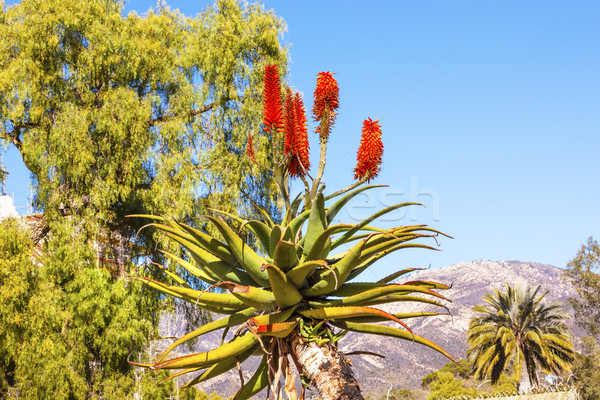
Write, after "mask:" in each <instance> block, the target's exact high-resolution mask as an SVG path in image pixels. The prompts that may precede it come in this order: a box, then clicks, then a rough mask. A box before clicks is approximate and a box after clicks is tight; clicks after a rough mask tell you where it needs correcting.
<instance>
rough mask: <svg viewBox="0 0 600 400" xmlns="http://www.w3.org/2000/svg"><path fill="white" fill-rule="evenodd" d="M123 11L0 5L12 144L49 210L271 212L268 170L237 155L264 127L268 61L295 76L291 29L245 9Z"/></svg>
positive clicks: (3, 119)
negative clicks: (289, 66)
mask: <svg viewBox="0 0 600 400" xmlns="http://www.w3.org/2000/svg"><path fill="white" fill-rule="evenodd" d="M122 7H123V4H122V2H121V1H116V0H90V1H86V2H81V1H77V0H60V1H59V0H50V1H46V0H44V1H42V0H24V1H22V2H21V3H19V4H16V5H14V6H5V7H2V11H1V14H0V63H1V68H0V141H4V142H7V143H10V144H12V145H14V146H16V148H17V149H18V150H19V151H20V152H21V155H22V157H23V161H24V162H25V165H26V166H27V168H28V169H29V170H30V171H31V173H32V175H33V177H34V180H35V188H34V189H35V194H36V202H35V203H36V205H37V207H38V208H39V209H42V210H44V211H45V212H46V214H47V215H52V214H55V213H59V212H62V213H63V214H65V213H69V214H77V215H79V216H84V217H86V219H87V224H88V226H91V225H98V226H109V227H112V228H115V226H114V225H120V222H121V221H122V219H121V217H122V216H123V215H125V214H127V213H131V212H152V213H157V214H163V215H164V214H168V215H173V216H176V217H179V218H181V217H183V216H186V215H189V214H190V213H191V211H192V210H194V208H195V207H198V206H200V207H204V206H206V205H207V204H210V205H213V206H218V207H220V208H223V209H229V210H233V209H236V208H238V209H240V208H241V209H244V206H245V204H246V203H248V202H249V199H250V198H252V199H254V200H255V201H258V202H259V203H261V204H263V205H265V206H271V207H272V206H273V204H274V203H273V201H274V199H275V197H274V194H273V192H272V190H271V189H272V187H271V185H270V184H269V182H270V180H265V175H266V173H264V172H259V171H258V170H257V169H256V167H254V166H252V165H251V163H250V162H249V161H248V160H243V159H242V160H240V159H239V155H240V154H241V153H242V152H243V149H244V145H245V142H246V138H247V136H248V134H249V132H251V131H256V130H258V129H259V123H260V108H261V97H260V93H259V90H260V85H259V83H260V82H262V70H263V67H264V65H265V64H266V63H269V64H277V65H279V66H280V67H281V68H282V69H283V70H285V64H286V51H285V49H284V48H282V47H281V45H280V43H279V35H280V34H281V32H282V30H283V28H284V25H283V22H282V21H281V20H280V19H278V18H277V17H276V16H275V15H274V14H273V13H271V12H265V11H264V10H263V9H262V8H261V7H260V6H258V5H252V6H248V7H245V8H244V7H241V6H240V5H239V4H238V2H237V1H235V0H218V1H217V2H216V3H215V5H214V6H212V7H209V8H208V9H207V10H206V11H205V12H204V13H202V14H199V15H198V16H196V17H194V18H190V17H186V16H184V15H182V14H180V13H179V12H178V11H172V10H170V9H169V8H168V7H166V6H165V7H160V8H159V9H157V10H155V11H149V12H148V13H147V14H145V15H144V16H140V15H138V14H136V13H130V14H129V15H127V16H126V17H123V16H122ZM256 145H257V146H258V147H259V148H264V147H265V146H266V145H267V144H266V142H265V141H262V142H261V141H258V143H257V144H256ZM250 171H252V173H249V172H250ZM199 199H201V200H199ZM244 211H247V210H244Z"/></svg>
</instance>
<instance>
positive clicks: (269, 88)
mask: <svg viewBox="0 0 600 400" xmlns="http://www.w3.org/2000/svg"><path fill="white" fill-rule="evenodd" d="M263 85H264V86H263V90H264V92H263V124H264V126H265V131H268V132H271V133H275V132H276V131H278V130H281V129H282V128H283V108H282V105H281V83H280V81H279V72H278V70H277V65H267V66H265V75H264V83H263Z"/></svg>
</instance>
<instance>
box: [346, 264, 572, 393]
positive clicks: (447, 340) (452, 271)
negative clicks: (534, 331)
mask: <svg viewBox="0 0 600 400" xmlns="http://www.w3.org/2000/svg"><path fill="white" fill-rule="evenodd" d="M561 274H562V270H561V269H559V268H556V267H553V266H550V265H543V264H537V263H525V262H519V261H499V262H492V261H475V262H470V263H461V264H455V265H452V266H449V267H444V268H440V269H436V270H426V271H419V272H418V273H414V274H413V275H411V276H410V278H409V279H403V280H402V281H407V280H428V281H436V282H442V283H447V284H452V288H451V289H450V290H446V291H440V293H442V294H443V295H444V296H446V297H447V298H449V299H451V300H452V303H449V304H447V306H448V308H449V309H450V312H451V313H452V318H451V317H448V316H438V317H429V318H419V319H414V320H410V321H409V322H408V325H409V326H410V328H411V329H412V330H413V332H414V333H416V334H418V335H420V336H423V337H426V338H428V339H430V340H432V341H434V342H435V343H437V344H439V345H441V346H442V347H444V348H445V349H446V350H447V351H448V352H450V354H451V355H452V356H453V357H454V358H455V359H459V358H464V357H465V356H466V348H467V346H466V332H467V329H468V327H469V321H470V320H471V318H473V316H474V315H475V313H473V311H471V308H472V307H473V306H474V305H476V304H480V303H481V302H482V301H481V299H482V297H483V296H484V295H485V294H486V293H488V292H490V291H492V290H493V289H495V288H502V287H503V286H504V282H511V283H516V282H523V281H525V282H529V283H530V284H531V285H542V289H543V290H544V291H546V290H549V293H548V295H547V297H546V298H547V299H548V300H554V299H558V300H561V301H563V302H564V303H565V304H566V303H567V301H568V299H569V298H571V297H574V296H575V291H574V289H573V288H572V287H571V286H570V285H568V284H566V283H564V282H563V280H562V279H561ZM385 309H386V310H387V311H389V312H394V313H397V312H406V311H409V310H419V311H426V310H433V309H434V307H428V306H411V305H410V304H408V305H407V304H393V305H391V306H388V307H385ZM569 324H570V326H571V328H572V329H573V330H574V333H575V335H576V336H578V335H580V334H581V332H580V330H579V329H577V328H576V327H575V326H574V321H570V323H569ZM341 349H342V351H344V352H351V351H355V350H360V349H363V350H365V349H368V350H369V351H374V352H377V353H379V354H383V355H385V356H386V358H385V359H381V358H376V357H372V356H352V358H351V359H352V363H353V365H354V367H355V368H354V370H355V371H357V372H358V375H359V378H358V380H359V382H360V384H361V387H362V388H364V389H363V391H364V392H365V393H369V392H377V391H381V390H382V388H384V387H385V388H386V389H387V388H388V387H389V386H390V385H391V384H392V383H396V384H401V385H403V386H404V387H419V386H420V383H421V379H422V378H423V377H424V376H425V375H427V374H428V373H430V372H432V371H435V370H438V369H439V368H441V367H442V366H443V365H444V364H445V363H447V362H448V360H447V359H446V358H445V357H444V356H442V355H440V354H438V353H437V352H435V351H433V350H430V349H429V348H426V347H424V346H421V345H418V344H412V343H408V342H406V341H401V340H394V339H388V338H385V337H382V336H371V335H360V334H349V335H347V337H346V338H345V340H342V341H341Z"/></svg>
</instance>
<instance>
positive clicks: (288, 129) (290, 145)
mask: <svg viewBox="0 0 600 400" xmlns="http://www.w3.org/2000/svg"><path fill="white" fill-rule="evenodd" d="M284 112H285V114H284V132H283V152H284V153H285V154H286V155H291V154H294V152H295V146H294V142H295V136H296V109H295V108H294V96H293V94H292V90H291V89H290V88H288V89H287V90H286V93H285V110H284Z"/></svg>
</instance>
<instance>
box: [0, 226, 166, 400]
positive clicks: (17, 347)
mask: <svg viewBox="0 0 600 400" xmlns="http://www.w3.org/2000/svg"><path fill="white" fill-rule="evenodd" d="M57 224H58V223H57ZM71 229H72V226H69V222H68V221H63V223H61V224H60V226H58V225H57V226H53V227H52V232H53V236H52V238H51V239H50V240H49V242H48V243H47V246H45V248H44V250H43V254H42V255H39V252H38V251H39V249H38V248H36V247H34V245H33V243H32V242H31V240H30V236H31V233H30V231H29V228H28V226H27V225H26V224H25V223H24V222H22V221H21V220H16V219H12V220H5V221H2V222H1V223H0V397H2V398H11V397H15V398H16V397H18V398H24V399H50V398H51V399H71V398H100V397H102V398H105V399H122V398H126V397H129V396H132V395H133V394H134V393H142V394H143V395H145V396H148V397H155V396H156V397H167V396H169V395H170V394H172V393H174V388H173V386H172V385H165V386H157V383H158V382H159V381H160V377H161V374H158V375H157V374H144V375H141V376H136V372H135V371H134V370H132V369H131V368H130V367H129V365H128V363H127V356H128V355H129V354H131V353H135V354H138V353H140V352H141V351H142V350H143V346H145V344H146V340H147V337H148V334H149V332H150V330H151V329H152V325H151V323H150V321H149V319H148V318H147V314H148V312H149V311H150V310H149V306H151V305H152V304H151V303H150V302H149V300H147V298H146V297H144V296H142V290H141V288H140V287H139V286H138V285H132V284H131V282H128V281H127V280H123V279H121V280H118V281H117V280H115V278H114V277H113V276H112V275H111V273H110V272H109V271H107V270H106V269H99V268H96V267H93V268H90V264H92V263H93V259H94V257H95V256H94V254H93V253H92V252H90V250H89V249H87V248H85V247H81V246H78V245H77V239H78V237H77V236H76V235H73V234H72V230H71ZM34 254H38V256H37V257H36V258H34V257H33V255H34ZM137 375H139V374H137ZM157 378H158V379H157Z"/></svg>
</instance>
